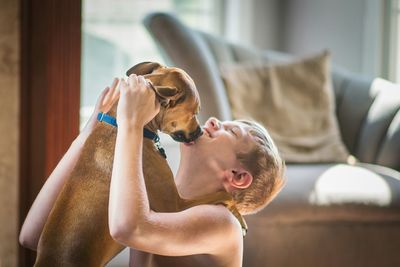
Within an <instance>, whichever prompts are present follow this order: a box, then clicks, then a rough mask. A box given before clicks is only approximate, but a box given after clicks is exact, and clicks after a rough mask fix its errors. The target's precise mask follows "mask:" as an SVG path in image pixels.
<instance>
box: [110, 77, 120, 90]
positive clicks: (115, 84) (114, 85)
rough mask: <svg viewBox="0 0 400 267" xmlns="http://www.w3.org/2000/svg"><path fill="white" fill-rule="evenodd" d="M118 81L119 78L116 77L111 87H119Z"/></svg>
mask: <svg viewBox="0 0 400 267" xmlns="http://www.w3.org/2000/svg"><path fill="white" fill-rule="evenodd" d="M118 82H119V79H118V78H114V80H113V82H112V84H111V88H113V89H115V88H117V85H118Z"/></svg>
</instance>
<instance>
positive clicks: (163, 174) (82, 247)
mask: <svg viewBox="0 0 400 267" xmlns="http://www.w3.org/2000/svg"><path fill="white" fill-rule="evenodd" d="M132 73H135V74H137V75H144V77H145V78H146V79H148V80H150V81H151V83H152V85H153V89H154V90H155V92H156V94H157V96H158V98H159V99H160V101H161V108H160V112H159V114H158V115H157V116H156V117H155V118H154V119H153V120H152V121H151V122H150V123H149V124H147V125H146V127H145V128H147V129H148V130H150V131H152V132H157V130H161V131H163V132H165V133H167V134H169V135H170V136H171V137H172V138H173V139H174V140H176V141H180V142H191V141H193V140H194V139H196V138H197V137H199V136H200V135H201V128H200V126H199V123H198V120H197V118H196V116H195V115H197V113H198V111H199V108H200V100H199V96H198V93H197V91H196V88H195V85H194V83H193V81H192V79H191V78H190V77H189V76H188V75H187V74H186V73H185V72H184V71H183V70H181V69H178V68H168V67H163V66H161V65H160V64H158V63H151V62H145V63H141V64H138V65H136V66H134V67H132V68H131V69H130V70H129V71H128V72H127V74H128V75H130V74H132ZM116 106H117V104H115V105H114V106H113V108H112V109H111V111H110V112H109V113H108V114H109V115H111V116H113V117H115V116H116ZM116 133H117V128H116V127H114V126H112V125H110V124H107V123H98V125H97V126H96V128H95V130H94V131H93V133H92V134H91V135H90V137H89V138H88V139H87V141H86V143H85V145H84V149H83V153H82V155H81V158H80V160H79V161H78V163H77V165H76V167H75V169H74V170H73V172H72V175H71V177H70V179H68V182H67V183H66V185H65V186H64V188H63V189H62V191H61V193H60V196H59V197H58V198H57V201H56V203H55V205H54V207H53V209H52V211H51V213H50V215H49V218H48V220H47V222H46V224H45V227H44V230H43V232H42V235H41V237H40V240H39V244H38V256H37V259H36V263H35V266H49V267H50V266H52V267H53V266H85V267H87V266H96V267H97V266H104V265H105V264H106V263H107V262H108V261H110V260H111V259H112V258H113V257H114V256H115V255H116V254H118V253H119V252H120V251H121V250H122V249H123V248H124V247H123V246H122V245H120V244H118V243H116V242H115V241H114V240H113V239H112V238H111V236H110V234H109V228H108V197H109V186H110V180H111V171H112V162H113V158H114V147H115V139H116ZM143 142H144V143H143V173H144V177H145V183H146V189H147V193H148V197H149V202H150V206H151V208H152V209H153V210H155V211H163V212H173V211H180V210H183V209H186V208H188V207H191V206H194V205H198V204H203V203H212V204H217V203H221V204H225V205H227V206H228V207H229V208H230V209H231V210H232V212H234V214H235V215H236V216H237V217H238V219H239V220H240V221H241V222H242V223H243V225H245V224H244V221H243V220H242V218H241V216H240V214H239V213H238V212H237V210H236V209H235V208H234V205H233V201H232V199H231V197H230V196H229V195H228V194H226V193H224V192H220V193H217V194H213V195H209V196H205V197H204V198H202V199H198V200H185V199H182V198H180V196H179V193H178V191H177V188H176V185H175V183H174V179H173V174H172V172H171V170H170V168H169V166H168V164H167V162H166V160H165V158H164V157H163V156H162V155H161V153H160V151H159V150H158V149H157V148H156V147H155V145H154V142H153V141H152V140H150V139H148V138H144V141H143Z"/></svg>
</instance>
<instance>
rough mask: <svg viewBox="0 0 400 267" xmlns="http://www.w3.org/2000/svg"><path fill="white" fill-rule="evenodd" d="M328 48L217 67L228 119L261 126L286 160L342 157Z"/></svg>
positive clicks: (345, 154)
mask: <svg viewBox="0 0 400 267" xmlns="http://www.w3.org/2000/svg"><path fill="white" fill-rule="evenodd" d="M329 61H330V55H329V53H328V52H323V53H322V54H319V55H316V56H314V57H310V58H307V59H303V60H299V61H296V62H291V63H285V64H276V65H271V64H266V63H260V62H257V63H256V62H253V63H242V64H237V65H225V66H221V75H222V78H223V80H224V82H225V87H226V90H227V95H228V99H229V102H230V105H231V108H232V115H233V118H234V119H239V118H248V119H254V120H256V121H258V122H260V123H262V124H264V126H265V127H266V128H267V130H268V132H269V133H270V135H271V136H272V138H273V139H274V141H275V143H276V145H277V146H278V148H279V150H280V152H281V153H282V155H283V157H284V159H285V160H286V161H287V162H293V163H296V162H299V163H300V162H302V163H316V162H345V161H346V159H347V157H348V156H349V153H348V151H347V149H346V147H345V145H344V144H343V142H342V140H341V136H340V132H339V127H338V123H337V120H336V116H335V103H334V96H333V89H332V81H331V76H330V64H329Z"/></svg>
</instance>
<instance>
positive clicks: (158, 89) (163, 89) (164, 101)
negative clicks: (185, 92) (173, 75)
mask: <svg viewBox="0 0 400 267" xmlns="http://www.w3.org/2000/svg"><path fill="white" fill-rule="evenodd" d="M151 86H152V88H153V89H154V92H155V93H156V95H157V98H158V100H159V101H160V104H161V106H163V107H169V106H170V104H171V101H175V100H177V99H178V97H179V91H178V89H177V88H176V87H170V86H154V85H153V84H151Z"/></svg>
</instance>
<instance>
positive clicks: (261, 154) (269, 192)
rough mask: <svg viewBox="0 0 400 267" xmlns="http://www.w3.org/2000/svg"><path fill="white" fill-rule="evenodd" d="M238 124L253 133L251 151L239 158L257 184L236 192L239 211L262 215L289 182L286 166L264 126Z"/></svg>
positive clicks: (245, 122)
mask: <svg viewBox="0 0 400 267" xmlns="http://www.w3.org/2000/svg"><path fill="white" fill-rule="evenodd" d="M237 121H238V122H241V123H243V124H245V125H247V126H249V127H250V130H249V133H250V135H251V136H252V137H253V139H254V140H255V145H254V146H253V148H251V149H250V151H247V152H240V153H238V154H237V158H238V160H239V162H240V163H241V164H242V165H243V167H244V168H245V169H246V170H247V171H249V172H250V173H251V174H252V175H253V181H252V183H251V185H250V186H249V187H248V188H245V189H237V190H235V191H233V192H232V196H233V198H234V200H235V202H236V207H237V209H238V210H239V212H240V213H241V214H243V215H246V214H252V213H256V212H258V211H260V210H261V209H262V208H264V207H265V206H266V205H267V204H268V203H269V202H271V200H272V199H273V198H274V197H275V196H276V195H277V194H278V193H279V191H280V190H281V189H282V187H283V186H284V184H285V182H286V180H285V178H284V171H285V162H284V161H283V160H282V158H281V157H280V155H279V152H278V149H277V147H276V146H275V144H274V142H273V140H272V138H271V137H270V135H269V134H268V131H267V130H266V129H265V128H264V127H263V126H262V125H260V124H259V123H257V122H254V121H249V120H237Z"/></svg>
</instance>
